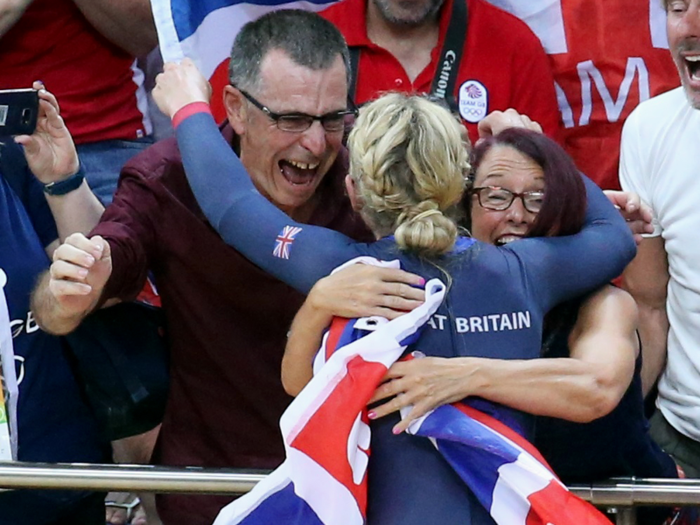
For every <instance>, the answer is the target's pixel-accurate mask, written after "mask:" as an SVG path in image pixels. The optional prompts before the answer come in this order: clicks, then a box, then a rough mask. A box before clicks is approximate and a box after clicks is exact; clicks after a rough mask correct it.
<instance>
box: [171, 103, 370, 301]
mask: <svg viewBox="0 0 700 525" xmlns="http://www.w3.org/2000/svg"><path fill="white" fill-rule="evenodd" d="M176 134H177V141H178V145H179V147H180V152H181V153H182V161H183V165H184V167H185V173H186V174H187V179H188V181H189V183H190V187H191V188H192V191H193V193H194V195H195V197H196V199H197V202H198V203H199V205H200V207H201V208H202V211H203V212H204V215H205V216H206V217H207V219H208V220H209V222H210V223H211V225H212V226H213V227H214V229H216V231H218V232H219V234H220V235H221V237H222V238H223V239H224V241H225V242H226V244H229V245H230V246H233V247H234V248H235V249H236V250H238V251H239V252H241V254H243V255H244V256H245V257H246V258H247V259H249V260H250V261H252V262H253V263H255V264H257V265H258V266H259V267H260V268H262V269H263V270H265V271H266V272H269V273H270V274H272V275H274V276H275V277H277V278H278V279H280V280H281V281H284V282H285V283H287V284H289V285H291V286H293V287H294V288H296V289H297V290H299V291H301V292H302V293H307V292H308V291H309V290H310V289H311V287H312V286H313V285H314V283H315V282H316V281H318V280H319V279H320V278H322V277H324V276H326V275H328V274H329V273H330V272H331V271H332V270H333V269H334V268H335V267H337V266H339V265H340V264H341V263H343V262H345V261H347V260H350V259H352V258H353V257H356V256H357V255H358V252H357V249H356V248H355V245H356V244H355V241H353V240H352V239H350V238H349V237H346V236H345V235H343V234H341V233H338V232H336V231H333V230H328V229H326V228H320V227H317V226H310V225H308V224H301V223H297V222H295V221H293V220H292V219H290V218H289V217H288V216H287V215H286V214H285V213H284V212H282V211H281V210H280V209H278V208H277V207H276V206H274V205H273V204H272V203H271V202H270V201H268V200H267V199H266V198H265V197H263V196H262V195H261V194H260V193H259V192H258V191H257V190H256V189H255V186H253V183H252V181H251V180H250V177H249V176H248V173H247V172H246V170H245V168H244V167H243V164H241V161H240V159H239V158H238V156H237V155H236V154H235V153H234V152H233V150H231V147H230V146H229V145H228V144H227V143H226V141H225V140H224V138H223V137H222V136H221V133H219V130H218V128H217V126H216V123H215V122H214V119H213V118H212V117H211V115H209V114H206V113H196V114H194V115H192V116H190V117H187V118H186V119H185V120H184V121H182V122H181V123H180V125H179V126H178V127H177V130H176ZM203 256H204V254H203Z"/></svg>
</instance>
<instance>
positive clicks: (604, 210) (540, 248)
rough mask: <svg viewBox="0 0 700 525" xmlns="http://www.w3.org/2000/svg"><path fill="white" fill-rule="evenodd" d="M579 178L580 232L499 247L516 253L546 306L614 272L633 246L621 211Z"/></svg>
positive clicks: (627, 258)
mask: <svg viewBox="0 0 700 525" xmlns="http://www.w3.org/2000/svg"><path fill="white" fill-rule="evenodd" d="M582 177H583V180H584V184H585V186H586V195H587V207H586V217H585V221H584V226H583V228H582V229H581V231H580V232H579V233H577V234H576V235H570V236H566V237H547V238H544V237H541V238H532V239H523V240H522V241H518V242H515V243H512V244H510V245H508V246H507V247H504V248H502V249H504V250H510V251H512V252H513V253H514V254H515V255H516V256H517V257H519V258H520V260H521V261H522V263H523V264H522V266H523V267H524V268H525V272H526V279H527V280H528V282H529V283H530V285H531V286H532V287H533V291H534V294H535V297H538V298H539V300H540V304H541V306H542V307H543V308H544V309H545V310H549V309H550V308H551V307H553V306H554V305H556V304H558V303H560V302H562V301H564V300H566V299H570V298H573V297H576V296H578V295H581V294H583V293H585V292H587V291H590V290H592V289H594V288H597V287H598V286H601V285H603V284H605V283H607V282H609V281H610V280H612V279H614V278H615V277H617V276H619V275H620V274H621V273H622V271H623V270H624V269H625V266H627V264H629V262H630V261H631V260H632V259H633V258H634V256H635V254H636V251H637V248H636V245H635V243H634V239H633V237H632V233H631V232H630V229H629V227H628V226H627V223H626V222H625V220H624V219H623V218H622V216H621V215H620V212H619V211H617V210H616V209H615V207H614V206H613V205H612V204H611V203H610V201H609V200H608V198H607V197H606V196H605V195H604V194H603V192H602V191H601V190H600V188H599V187H598V186H597V185H596V184H595V183H594V182H593V181H591V180H590V179H589V178H588V177H585V176H583V175H582Z"/></svg>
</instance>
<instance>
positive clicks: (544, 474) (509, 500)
mask: <svg viewBox="0 0 700 525" xmlns="http://www.w3.org/2000/svg"><path fill="white" fill-rule="evenodd" d="M363 259H365V261H364V262H368V261H367V260H366V259H367V258H363ZM444 295H445V286H444V285H443V284H442V283H441V282H440V281H438V280H437V279H433V280H431V281H429V282H428V283H427V284H426V287H425V303H423V304H422V305H421V306H419V307H418V308H416V309H415V310H413V311H412V312H409V313H408V314H406V315H404V316H402V317H399V318H397V319H394V320H392V321H387V320H386V319H382V318H376V317H372V318H365V319H352V320H347V319H340V318H336V319H334V321H333V324H332V325H331V328H330V331H329V332H328V333H327V334H326V336H325V337H324V341H323V347H322V348H321V351H320V352H319V356H317V359H316V362H315V363H314V377H313V379H312V380H311V382H310V383H309V384H308V385H307V386H306V387H305V388H304V390H302V392H301V393H300V394H299V395H298V396H297V397H296V399H295V400H294V401H293V402H292V403H291V405H289V408H288V409H287V411H286V412H285V413H284V415H283V416H282V419H281V420H280V429H281V431H282V437H283V439H284V443H285V450H286V453H287V459H286V460H285V462H284V463H283V464H282V465H281V466H280V467H279V468H278V469H277V470H275V471H274V472H273V473H272V474H270V476H268V477H267V478H266V479H265V480H263V481H261V482H260V483H259V484H258V485H257V486H256V487H255V488H254V489H253V490H252V491H251V492H250V493H248V494H246V495H245V496H243V497H241V498H239V499H237V500H235V501H234V502H233V503H231V504H229V505H228V506H226V507H225V508H224V509H223V510H222V511H221V512H220V513H219V516H218V517H217V519H216V521H215V522H214V525H239V524H240V525H266V524H268V523H285V524H289V525H334V524H339V523H342V524H344V525H345V524H347V525H364V524H365V523H366V520H367V475H366V474H367V467H368V462H369V444H370V428H369V425H368V420H367V419H366V405H367V402H368V401H369V399H370V398H371V396H372V394H373V392H374V391H375V389H376V387H377V385H378V384H379V383H380V382H381V381H382V378H383V377H384V375H385V374H386V371H387V369H388V368H389V367H390V366H391V364H392V363H393V362H394V361H395V360H396V359H398V358H399V357H400V356H401V355H402V354H403V352H404V350H405V348H406V347H407V346H408V345H410V344H412V343H414V342H415V341H416V339H417V338H418V336H419V335H420V331H421V327H423V326H424V325H425V324H426V322H427V321H428V319H429V318H430V316H432V315H433V314H434V313H435V311H436V310H437V308H438V306H439V305H440V303H441V302H442V300H443V298H444ZM409 432H410V433H411V434H414V435H416V436H421V437H423V438H426V439H430V440H431V442H432V443H433V444H434V446H435V447H436V448H437V449H438V451H439V452H440V453H441V454H442V455H443V457H444V458H445V459H446V461H447V462H448V463H449V464H450V465H452V467H453V468H454V470H455V472H456V473H457V475H458V476H459V477H461V478H462V480H463V481H464V482H465V483H466V484H467V486H468V487H470V489H471V490H472V491H473V493H474V494H475V495H476V497H477V498H478V499H479V501H480V502H481V503H482V505H484V507H485V508H486V509H487V510H488V511H489V513H490V514H491V516H492V517H493V519H494V521H495V522H496V523H497V524H499V525H549V524H551V525H567V524H572V523H575V524H576V525H606V524H607V525H610V522H609V521H608V520H607V519H606V518H605V517H604V516H603V515H602V514H600V513H599V512H597V511H596V510H595V509H594V508H593V507H592V506H590V505H589V504H588V503H586V502H584V501H582V500H581V499H579V498H577V497H576V496H575V495H573V494H571V493H570V492H568V491H567V489H566V487H565V486H564V485H562V484H561V482H560V481H559V480H558V479H557V478H556V476H555V475H554V474H553V473H552V472H551V470H550V469H549V467H548V466H547V465H546V463H545V462H544V460H543V459H542V458H541V456H540V455H539V453H538V452H537V451H536V449H534V447H532V445H530V444H529V443H527V442H526V441H525V440H524V439H523V438H522V437H521V436H519V435H517V434H516V433H515V432H514V431H512V430H511V429H510V428H508V427H506V426H505V425H504V424H503V423H501V422H500V421H496V420H495V419H494V418H492V417H490V416H488V415H487V414H485V413H481V412H480V411H478V410H476V409H474V408H473V407H470V406H466V405H464V404H463V403H458V404H454V405H444V406H441V407H439V408H438V409H436V410H434V411H433V412H431V413H429V414H427V415H426V416H424V417H423V418H420V419H419V420H417V421H415V422H414V424H413V425H411V427H410V429H409ZM417 474H418V475H420V473H417Z"/></svg>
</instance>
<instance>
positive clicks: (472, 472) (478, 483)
mask: <svg viewBox="0 0 700 525" xmlns="http://www.w3.org/2000/svg"><path fill="white" fill-rule="evenodd" d="M408 432H409V433H410V434H413V435H415V436H423V437H426V438H429V439H430V440H431V442H432V443H433V445H434V446H435V448H437V450H438V451H439V452H440V453H441V454H442V456H443V457H444V458H445V459H446V460H447V462H448V463H449V464H450V465H451V466H452V468H453V469H454V470H455V472H457V474H458V475H459V476H460V477H461V478H462V480H463V481H464V482H465V483H466V484H467V485H468V486H469V488H470V489H471V490H472V492H473V493H474V494H475V495H476V497H477V499H478V500H479V501H480V502H481V504H482V505H483V506H484V507H485V508H486V509H487V510H488V511H489V513H490V514H491V517H492V518H493V519H494V521H495V522H496V523H498V524H501V525H567V524H576V525H594V524H595V525H603V524H608V525H609V524H610V521H609V520H608V519H607V518H606V517H605V516H604V515H603V514H601V513H600V512H598V511H597V510H596V509H595V508H594V507H593V506H591V505H590V504H589V503H587V502H585V501H583V500H582V499H580V498H578V497H577V496H575V495H574V494H572V493H571V492H569V491H568V489H567V488H566V487H565V486H564V484H563V483H562V482H561V481H559V479H558V478H557V476H556V475H555V474H554V473H553V472H552V470H551V468H550V467H549V466H548V465H547V463H546V461H545V460H544V458H543V457H542V456H541V455H540V453H539V452H538V451H537V449H536V448H535V447H533V446H532V444H530V443H529V442H528V441H527V440H526V439H524V438H523V437H522V436H520V435H519V434H518V433H516V432H514V431H513V430H512V429H511V428H509V427H508V426H506V425H505V424H503V423H502V422H500V421H498V420H496V419H495V418H493V417H492V416H489V415H487V414H485V413H483V412H481V411H479V410H477V409H475V408H473V407H470V406H469V405H468V404H466V403H454V404H452V405H443V406H441V407H438V408H436V409H435V410H433V411H432V412H430V413H428V414H427V415H425V416H424V417H422V418H420V419H418V420H416V421H414V422H413V423H412V424H411V425H410V427H409V429H408Z"/></svg>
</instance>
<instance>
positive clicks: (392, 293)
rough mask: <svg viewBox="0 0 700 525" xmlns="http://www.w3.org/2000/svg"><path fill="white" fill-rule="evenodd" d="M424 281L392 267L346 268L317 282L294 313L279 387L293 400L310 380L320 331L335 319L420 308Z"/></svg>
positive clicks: (395, 313) (391, 314)
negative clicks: (295, 313)
mask: <svg viewBox="0 0 700 525" xmlns="http://www.w3.org/2000/svg"><path fill="white" fill-rule="evenodd" d="M424 284H425V280H424V279H423V278H422V277H420V276H418V275H414V274H411V273H408V272H405V271H403V270H399V269H397V268H382V267H378V266H373V265H367V264H351V265H349V266H348V267H347V268H343V269H342V270H339V271H337V272H333V274H331V275H329V276H328V277H324V278H323V279H321V280H320V281H318V282H317V283H316V284H315V285H314V287H313V288H312V289H311V292H309V296H308V297H307V299H306V301H305V302H304V304H303V305H302V307H301V309H300V310H299V312H297V315H296V317H295V318H294V322H293V323H292V328H291V330H290V333H289V339H288V341H287V347H286V348H285V351H284V358H283V360H282V384H283V385H284V388H285V390H286V391H287V393H288V394H291V395H294V396H295V395H297V394H298V393H299V392H300V391H301V389H302V388H303V387H304V386H305V385H306V383H308V382H309V381H310V380H311V377H312V362H313V358H314V356H315V355H316V352H317V351H318V349H319V347H320V346H321V339H322V335H323V331H324V330H325V329H326V328H327V327H328V326H329V325H330V323H331V320H332V319H333V317H334V316H338V317H346V318H355V317H369V316H374V315H376V316H380V317H385V318H387V319H395V318H396V317H398V316H400V315H402V314H403V313H405V312H408V311H410V310H413V309H414V308H415V307H417V306H420V305H421V304H422V303H423V300H424V298H425V294H424V292H423V291H422V289H421V287H422V286H423V285H424Z"/></svg>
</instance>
